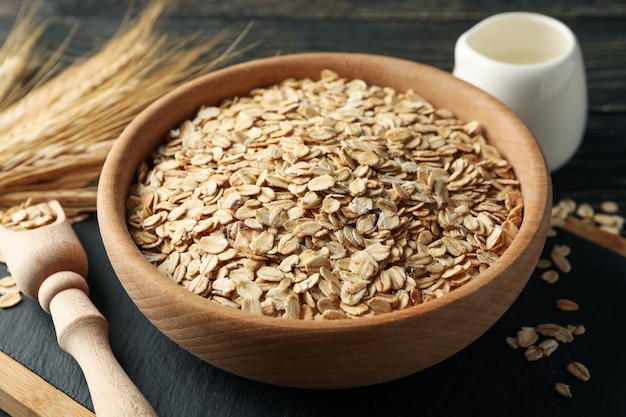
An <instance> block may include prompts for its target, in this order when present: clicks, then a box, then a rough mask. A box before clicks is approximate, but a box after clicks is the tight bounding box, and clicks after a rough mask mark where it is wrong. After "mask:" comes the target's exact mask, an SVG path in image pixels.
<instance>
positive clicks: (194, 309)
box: [98, 53, 552, 388]
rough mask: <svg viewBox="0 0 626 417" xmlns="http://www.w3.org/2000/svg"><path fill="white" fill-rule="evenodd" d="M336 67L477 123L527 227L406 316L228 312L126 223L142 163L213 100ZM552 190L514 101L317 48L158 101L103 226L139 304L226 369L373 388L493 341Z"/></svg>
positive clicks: (128, 139)
mask: <svg viewBox="0 0 626 417" xmlns="http://www.w3.org/2000/svg"><path fill="white" fill-rule="evenodd" d="M325 68H329V69H332V70H334V71H336V72H337V73H339V74H340V75H341V76H343V77H347V78H361V79H363V80H365V81H366V82H368V83H371V84H377V85H381V86H390V87H394V88H395V89H397V90H398V91H404V90H406V89H408V88H414V89H415V90H416V91H417V92H418V93H419V94H421V95H422V96H423V97H425V98H426V99H427V100H429V101H430V102H431V103H433V104H434V105H435V106H438V107H444V108H447V109H449V110H451V111H453V112H454V113H455V114H456V115H457V116H458V117H459V118H461V119H464V120H468V121H469V120H478V121H479V122H481V124H482V125H483V127H484V129H485V134H486V137H487V139H488V141H489V142H490V143H491V144H493V145H494V146H496V147H497V148H498V149H499V150H500V151H501V153H502V154H503V156H504V157H505V158H507V159H508V160H509V162H510V163H511V165H512V166H513V168H514V170H515V172H516V175H517V178H518V179H519V180H520V182H521V188H522V195H523V199H524V204H525V208H524V220H523V224H522V226H521V228H520V230H519V233H518V234H517V236H516V237H515V239H514V240H513V242H512V243H511V245H510V246H509V248H508V249H507V250H506V251H505V252H504V254H503V255H502V256H501V258H500V259H499V260H498V261H497V262H495V263H494V264H493V265H492V266H491V267H489V268H488V269H487V270H486V271H485V272H483V273H482V274H481V275H480V276H479V277H477V278H476V279H474V280H472V281H471V282H469V283H467V284H465V285H464V286H462V287H460V288H459V289H457V290H455V291H453V292H451V293H449V294H446V295H445V296H443V297H441V298H439V299H436V300H434V301H429V302H427V303H424V304H421V305H419V306H415V307H411V308H408V309H405V310H401V311H395V312H392V313H389V314H383V315H379V316H372V317H363V318H359V319H353V320H327V321H317V320H316V321H304V320H288V319H279V318H273V317H263V316H254V315H252V314H248V313H244V312H242V311H239V310H236V309H231V308H228V307H223V306H220V305H218V304H216V303H214V302H211V301H208V300H207V299H204V298H202V297H199V296H197V295H195V294H192V293H191V292H189V291H187V290H186V289H184V288H183V287H181V286H179V285H176V284H175V283H173V282H172V281H170V280H169V279H168V278H166V277H165V276H163V275H161V274H160V273H159V272H158V271H157V270H156V268H155V267H154V266H152V265H151V264H150V263H149V262H148V261H147V260H146V259H145V258H144V257H143V255H142V254H141V252H140V251H139V249H138V248H137V246H136V245H135V243H134V242H133V240H132V238H131V236H130V234H129V232H128V230H127V227H126V212H125V199H126V196H127V193H128V190H129V187H130V185H131V184H132V183H133V182H134V181H135V168H136V167H137V165H138V164H139V163H140V162H142V161H146V160H147V159H148V158H149V154H150V152H151V151H152V150H153V149H155V148H156V147H157V146H158V145H159V144H160V143H161V142H162V141H163V139H164V137H165V135H166V133H167V132H168V131H169V130H170V129H171V128H174V127H176V126H177V125H179V124H180V123H181V122H182V121H183V120H185V119H188V118H190V117H192V116H193V115H194V114H195V112H196V111H197V109H198V108H199V107H200V106H201V105H203V104H217V103H218V102H220V101H221V100H223V99H225V98H229V97H233V96H235V95H247V94H248V93H249V91H250V90H251V89H252V88H254V87H263V86H269V85H272V84H276V83H278V82H280V81H282V80H284V79H286V78H290V77H296V78H301V77H310V78H314V79H316V78H318V77H319V74H320V71H321V70H322V69H325ZM551 195H552V194H551V183H550V176H549V173H548V169H547V167H546V163H545V161H544V158H543V155H542V153H541V150H540V148H539V146H538V144H537V142H536V141H535V139H534V138H533V136H532V135H531V133H530V132H529V131H528V129H527V128H526V127H525V126H524V125H523V124H522V122H521V121H520V120H519V119H518V118H517V117H516V116H515V115H514V114H513V113H512V112H511V111H510V110H509V109H508V108H506V107H505V106H504V105H503V104H501V103H500V102H498V101H496V100H495V99H494V98H492V97H491V96H489V95H487V94H485V93H483V92H481V91H480V90H478V89H477V88H474V87H472V86H470V85H469V84H466V83H464V82H462V81H460V80H458V79H456V78H454V77H453V76H452V75H450V74H449V73H446V72H443V71H440V70H437V69H435V68H432V67H429V66H425V65H421V64H418V63H415V62H409V61H405V60H400V59H395V58H389V57H381V56H372V55H361V54H350V53H312V54H298V55H291V56H282V57H275V58H269V59H262V60H257V61H252V62H247V63H243V64H239V65H234V66H232V67H229V68H226V69H222V70H219V71H215V72H213V73H211V74H209V75H206V76H203V77H201V78H198V79H196V80H194V81H191V82H189V83H187V84H185V85H183V86H181V87H180V88H177V89H176V90H174V91H173V92H171V93H170V94H168V95H166V96H164V97H163V98H161V99H160V100H158V101H156V102H155V103H153V104H152V105H151V106H150V107H148V108H147V109H146V110H145V111H144V112H142V113H141V114H140V115H139V116H138V117H137V118H136V119H135V120H134V121H133V122H132V123H130V124H129V126H128V127H127V128H126V130H125V131H124V132H123V134H122V135H121V136H120V138H119V139H118V140H117V142H116V143H115V145H114V147H113V149H112V150H111V152H110V154H109V156H108V158H107V160H106V163H105V165H104V169H103V171H102V176H101V179H100V185H99V190H98V219H99V223H100V229H101V233H102V238H103V241H104V245H105V248H106V251H107V253H108V256H109V258H110V261H111V263H112V266H113V268H114V270H115V272H116V274H117V275H118V277H119V280H120V281H121V283H122V285H123V286H124V288H125V289H126V291H127V292H128V294H129V296H130V298H131V299H132V300H133V301H134V302H135V304H136V305H137V307H138V308H139V309H140V310H141V311H142V312H143V314H145V315H146V317H147V318H148V319H149V320H150V321H151V322H152V323H153V324H154V325H155V326H156V327H157V328H158V329H159V330H161V331H162V332H163V333H164V334H165V335H167V336H168V337H169V338H170V339H172V340H173V341H174V342H176V343H177V344H179V345H180V346H182V347H183V348H184V349H186V350H188V351H189V352H191V353H193V354H194V355H196V356H197V357H199V358H201V359H203V360H205V361H207V362H209V363H211V364H213V365H214V366H216V367H219V368H221V369H224V370H226V371H229V372H232V373H234V374H237V375H240V376H243V377H246V378H250V379H253V380H257V381H263V382H267V383H271V384H276V385H282V386H291V387H304V388H342V387H355V386H364V385H370V384H375V383H380V382H384V381H389V380H392V379H396V378H399V377H403V376H406V375H409V374H412V373H415V372H417V371H420V370H422V369H424V368H427V367H429V366H432V365H434V364H436V363H438V362H440V361H442V360H444V359H446V358H447V357H449V356H451V355H453V354H455V353H456V352H458V351H460V350H461V349H463V348H464V347H465V346H467V345H468V344H470V343H471V342H472V341H474V340H475V339H477V338H478V337H479V336H480V335H482V334H483V333H484V332H485V331H486V330H487V329H489V327H490V326H492V325H493V324H494V323H495V322H496V320H498V318H499V317H500V316H501V315H502V314H503V313H504V312H505V311H506V310H507V309H508V308H509V306H510V305H511V304H512V303H513V301H514V300H515V299H516V298H517V296H518V295H519V293H520V292H521V291H522V289H523V288H524V286H525V284H526V282H527V280H528V278H529V277H530V275H531V273H532V271H533V269H534V267H535V264H536V261H537V260H538V258H539V256H540V253H541V250H542V248H543V245H544V243H545V238H546V233H547V230H548V224H549V217H550V210H551V204H552V199H551Z"/></svg>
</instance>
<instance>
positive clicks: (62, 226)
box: [0, 201, 157, 417]
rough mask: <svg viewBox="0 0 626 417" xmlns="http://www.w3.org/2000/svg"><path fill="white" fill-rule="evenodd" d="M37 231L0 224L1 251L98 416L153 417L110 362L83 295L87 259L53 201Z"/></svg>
mask: <svg viewBox="0 0 626 417" xmlns="http://www.w3.org/2000/svg"><path fill="white" fill-rule="evenodd" d="M49 206H50V207H51V208H52V210H54V212H55V213H56V215H57V218H56V220H55V222H54V223H52V224H50V225H47V226H42V227H39V228H36V229H29V230H21V231H14V230H10V229H7V228H4V227H2V226H0V250H1V251H2V253H3V255H4V257H5V259H6V262H7V267H8V269H9V271H10V272H11V275H13V277H14V278H15V281H16V283H17V285H18V287H19V288H20V289H21V291H22V292H23V293H24V294H25V295H26V296H28V297H30V298H33V299H36V300H39V304H40V305H41V307H42V308H43V309H44V310H45V311H46V312H47V313H49V314H50V315H51V316H52V320H53V322H54V327H55V329H56V334H57V339H58V342H59V346H61V348H62V349H63V350H65V351H66V352H68V353H69V354H70V355H72V356H73V357H74V359H76V361H77V362H78V364H79V365H80V367H81V369H82V370H83V373H84V375H85V379H86V380H87V385H88V387H89V391H90V393H91V398H92V401H93V406H94V409H95V411H96V415H97V416H98V417H128V416H156V415H157V414H156V413H155V412H154V410H153V409H152V407H151V406H150V404H149V403H148V401H146V399H145V398H144V397H143V395H142V394H141V392H140V391H139V389H138V388H137V387H136V386H135V385H134V383H133V382H132V381H131V380H130V378H129V377H128V376H127V375H126V373H125V372H124V370H123V369H122V367H121V366H120V364H119V363H118V362H117V360H116V359H115V356H114V355H113V352H112V351H111V346H110V345H109V339H108V323H107V321H106V319H105V318H104V316H102V314H100V312H99V311H98V310H97V309H96V308H95V307H94V305H93V304H92V302H91V300H90V299H89V297H88V294H89V287H88V285H87V281H86V280H85V278H84V277H85V276H87V255H86V254H85V251H84V249H83V247H82V246H81V244H80V241H79V240H78V237H77V236H76V234H75V233H74V229H73V228H72V226H71V225H70V223H69V221H68V220H67V218H66V216H65V213H64V212H63V209H62V207H61V205H60V204H59V202H58V201H52V202H50V203H49Z"/></svg>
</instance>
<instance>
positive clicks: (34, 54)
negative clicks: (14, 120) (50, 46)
mask: <svg viewBox="0 0 626 417" xmlns="http://www.w3.org/2000/svg"><path fill="white" fill-rule="evenodd" d="M39 6H40V4H39V3H35V4H32V5H27V6H23V7H22V8H21V9H20V11H19V14H18V17H17V19H16V21H15V24H14V25H13V28H11V31H10V32H9V35H8V37H7V38H6V40H5V41H4V43H3V44H2V47H0V111H2V110H4V109H6V108H7V107H9V106H10V105H11V104H13V103H15V102H16V101H18V100H19V99H21V98H22V97H24V96H25V95H26V94H27V93H28V92H29V91H31V90H32V88H34V87H35V86H36V85H38V84H40V83H42V82H44V81H45V80H46V79H48V78H49V77H50V74H52V73H53V69H54V68H55V67H56V66H57V65H58V64H59V58H60V56H61V54H62V52H63V50H64V49H65V47H66V46H67V40H69V37H68V39H66V42H64V43H63V44H62V45H61V46H60V47H59V48H58V49H57V50H56V51H55V52H54V53H53V54H52V55H51V56H47V55H48V54H47V53H45V52H44V50H43V49H42V48H41V47H39V45H38V41H39V40H40V38H41V36H42V34H43V32H44V31H45V30H46V28H47V27H48V23H47V22H45V21H40V20H39V19H38V18H37V13H38V11H39Z"/></svg>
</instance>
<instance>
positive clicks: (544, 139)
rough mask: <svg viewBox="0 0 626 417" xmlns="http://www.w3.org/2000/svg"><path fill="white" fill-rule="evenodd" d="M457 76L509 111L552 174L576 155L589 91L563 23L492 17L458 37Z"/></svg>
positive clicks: (516, 15) (525, 16)
mask: <svg viewBox="0 0 626 417" xmlns="http://www.w3.org/2000/svg"><path fill="white" fill-rule="evenodd" d="M453 74H454V75H455V76H457V77H458V78H460V79H462V80H465V81H467V82H469V83H471V84H474V85H475V86H477V87H479V88H481V89H483V90H485V91H486V92H488V93H490V94H491V95H493V96H495V97H496V98H498V99H499V100H500V101H502V102H503V103H504V104H506V105H507V106H508V107H509V108H511V110H513V111H514V112H515V113H516V114H517V115H518V116H519V117H520V119H522V121H523V122H524V123H525V124H526V125H527V126H528V128H529V129H530V130H531V131H532V132H533V134H534V135H535V137H536V138H537V141H538V142H539V145H540V146H541V148H542V150H543V152H544V155H545V157H546V160H547V163H548V167H549V169H550V171H552V172H553V171H556V170H557V169H559V168H560V167H562V166H563V165H564V164H565V163H566V162H567V161H569V160H570V159H571V157H572V156H573V155H574V154H575V153H576V150H577V149H578V147H579V145H580V142H581V141H582V138H583V135H584V131H585V125H586V120H587V85H586V79H585V68H584V63H583V58H582V53H581V51H580V46H579V44H578V41H577V39H576V37H575V35H574V34H573V33H572V31H571V30H570V29H569V28H568V27H567V26H566V25H565V24H563V23H562V22H560V21H558V20H556V19H554V18H551V17H548V16H544V15H541V14H536V13H527V12H509V13H501V14H496V15H494V16H491V17H489V18H487V19H485V20H483V21H481V22H479V23H478V24H477V25H476V26H474V27H472V28H471V29H470V30H468V31H467V32H465V33H464V34H463V35H461V36H460V37H459V39H458V41H457V43H456V47H455V67H454V71H453Z"/></svg>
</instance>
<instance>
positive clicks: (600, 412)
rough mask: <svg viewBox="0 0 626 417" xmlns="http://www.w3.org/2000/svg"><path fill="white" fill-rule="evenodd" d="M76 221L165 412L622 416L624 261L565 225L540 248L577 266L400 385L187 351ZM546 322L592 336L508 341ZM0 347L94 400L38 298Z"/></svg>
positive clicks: (133, 355)
mask: <svg viewBox="0 0 626 417" xmlns="http://www.w3.org/2000/svg"><path fill="white" fill-rule="evenodd" d="M75 229H76V231H77V234H78V235H79V238H80V239H81V241H82V243H83V245H84V247H85V250H86V251H87V254H88V257H89V260H90V273H89V276H88V281H89V282H90V287H91V298H92V299H93V301H94V304H96V306H97V307H98V308H99V309H100V310H101V312H102V313H103V314H104V315H105V316H106V317H107V319H108V320H109V323H110V339H111V345H112V348H113V351H114V353H115V354H116V356H117V357H118V359H119V361H120V363H121V364H122V366H123V367H124V368H125V369H126V371H127V372H128V374H129V376H130V377H131V378H132V379H133V380H134V381H135V382H136V384H137V385H138V387H139V388H140V389H141V390H142V391H143V393H144V394H145V396H146V397H147V399H148V400H149V401H150V402H151V403H152V404H153V406H154V407H155V409H156V410H157V412H158V413H159V416H161V417H169V416H171V417H174V416H186V417H194V416H206V415H211V416H216V417H219V416H254V417H264V416H268V417H269V416H285V417H291V416H298V417H306V416H342V417H345V416H346V415H361V416H381V415H394V416H414V415H417V414H420V415H428V416H431V415H441V416H459V415H466V414H467V412H469V410H471V414H472V415H483V416H502V415H507V416H538V415H550V416H568V417H578V416H587V417H590V416H602V417H606V416H623V415H626V398H625V397H624V396H623V391H624V389H625V388H626V380H624V378H623V370H624V369H626V356H624V355H623V353H622V351H623V346H624V341H625V339H626V337H625V336H624V332H623V329H624V328H625V327H626V303H624V294H626V258H623V257H620V256H619V255H616V254H614V253H612V252H609V251H607V250H605V249H602V248H599V247H597V246H595V245H593V244H590V243H588V242H586V241H583V240H581V239H579V238H577V237H575V236H572V235H569V234H567V233H566V232H562V231H560V232H559V233H558V236H557V237H553V238H549V239H548V241H547V244H546V248H545V250H544V252H546V254H547V252H548V251H549V250H550V249H551V248H552V246H553V245H554V244H557V243H558V244H563V243H565V244H568V245H570V246H571V248H572V253H571V255H570V256H569V258H570V261H571V262H572V265H573V269H572V272H571V273H569V274H562V275H561V278H560V280H559V281H558V282H557V283H556V284H552V285H551V284H547V283H546V282H544V281H543V280H541V279H540V277H539V275H540V271H536V272H535V274H534V275H533V276H532V277H531V279H530V281H529V283H528V286H527V287H526V288H525V290H524V291H523V292H522V294H521V296H520V297H519V299H518V300H517V301H516V302H515V304H514V305H513V306H512V307H511V308H510V310H509V311H508V312H507V313H506V314H505V315H504V316H503V317H502V318H501V319H500V320H499V321H498V322H497V323H496V324H495V325H494V326H493V327H492V328H491V329H490V330H489V331H488V332H487V333H486V334H485V335H483V336H482V337H481V338H479V339H478V340H477V341H476V342H475V343H473V344H471V345H470V346H469V347H467V348H466V349H464V350H463V351H461V352H460V353H458V354H457V355H455V356H453V357H451V358H449V359H448V360H446V361H444V362H441V363H440V364H438V365H436V366H433V367H432V368H429V369H427V370H425V371H422V372H420V373H418V374H415V375H412V376H409V377H406V378H403V379H400V380H397V381H392V382H389V383H385V384H380V385H376V386H371V387H363V388H355V389H344V390H330V391H326V390H300V389H291V388H282V387H275V386H270V385H266V384H262V383H257V382H254V381H249V380H246V379H243V378H240V377H237V376H234V375H231V374H229V373H226V372H224V371H221V370H219V369H216V368H214V367H212V366H211V365H209V364H207V363H205V362H202V361H200V360H199V359H197V358H195V357H194V356H192V355H190V354H189V353H187V352H186V351H184V350H182V349H181V348H179V347H178V346H177V345H175V344H174V343H172V342H171V341H170V340H169V339H167V338H166V337H165V336H163V335H162V334H161V333H160V332H158V330H156V329H155V328H154V327H153V326H152V324H150V323H149V322H148V321H147V320H146V319H145V318H144V317H143V316H142V315H141V313H140V312H139V311H138V310H137V309H136V307H135V306H134V304H133V303H132V302H131V301H130V299H129V298H128V296H127V295H126V294H125V292H124V290H123V288H122V287H121V286H120V284H119V282H118V281H117V279H116V277H115V274H114V273H113V271H112V269H111V267H110V264H109V263H108V260H107V257H106V253H105V252H104V249H103V247H102V243H101V240H100V235H99V232H98V227H97V222H96V220H95V219H90V220H88V221H86V222H83V223H79V224H77V225H76V226H75ZM557 298H570V299H572V300H575V301H577V302H578V303H579V304H580V306H581V308H580V310H579V311H577V312H569V313H566V312H561V311H559V310H557V309H556V308H555V307H554V301H555V300H556V299H557ZM542 322H555V323H558V324H579V323H580V324H584V325H585V326H586V328H587V333H585V334H584V335H582V336H579V337H577V338H576V339H575V340H574V342H572V343H570V344H565V345H564V344H561V345H560V347H559V348H558V350H557V351H556V352H555V353H554V354H553V355H552V356H550V357H549V358H544V359H541V360H539V361H536V362H528V361H526V359H525V358H524V357H523V354H522V351H521V350H517V351H516V350H512V349H511V348H509V347H508V346H507V344H506V343H505V338H506V337H507V336H515V334H516V332H517V330H518V329H519V328H520V327H521V326H528V325H535V324H539V323H542ZM416 343H419V341H416ZM268 348H270V349H271V347H268ZM0 350H2V351H4V352H6V353H8V354H9V355H11V356H12V357H14V358H16V359H17V360H18V361H20V362H21V363H22V364H24V365H26V366H27V367H28V368H30V369H33V370H34V371H35V372H36V373H37V374H39V375H41V376H42V377H43V378H44V379H46V380H47V381H49V382H51V383H52V384H54V385H55V386H57V387H58V388H60V389H61V390H62V391H64V392H66V393H67V394H68V395H70V396H71V397H73V398H75V399H76V400H77V401H79V402H80V403H82V404H84V405H85V406H87V407H88V408H91V407H92V405H91V401H90V398H89V393H88V391H87V386H86V384H85V382H84V379H83V377H82V373H81V371H80V369H79V368H78V367H77V365H76V364H75V363H74V362H73V359H72V358H71V357H70V356H69V355H67V354H65V353H64V352H62V351H61V350H60V349H59V348H58V346H57V345H56V340H55V336H54V331H53V328H52V323H51V321H50V317H49V316H47V315H46V314H45V313H44V312H43V311H42V310H41V309H40V308H39V306H38V304H37V303H36V302H34V301H32V300H25V301H24V302H23V303H22V304H20V305H18V306H16V307H14V308H12V309H8V310H2V311H0ZM303 360H306V358H303ZM574 360H576V361H580V362H582V363H584V364H585V365H587V367H588V368H589V369H590V371H591V379H590V380H589V381H588V382H582V381H578V380H576V379H575V378H574V377H573V376H571V375H570V374H568V373H567V371H566V370H565V366H566V364H567V363H568V362H570V361H574ZM557 381H562V382H565V383H568V384H570V385H571V390H572V393H573V398H572V399H566V398H563V397H561V396H559V395H558V394H557V393H556V392H555V391H554V388H553V385H554V383H555V382H557ZM0 415H6V414H3V413H1V412H0Z"/></svg>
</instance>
